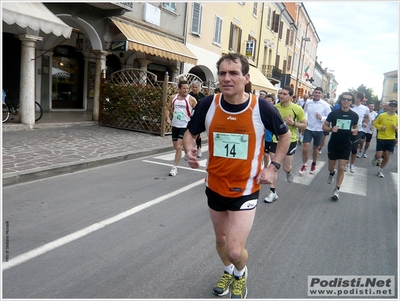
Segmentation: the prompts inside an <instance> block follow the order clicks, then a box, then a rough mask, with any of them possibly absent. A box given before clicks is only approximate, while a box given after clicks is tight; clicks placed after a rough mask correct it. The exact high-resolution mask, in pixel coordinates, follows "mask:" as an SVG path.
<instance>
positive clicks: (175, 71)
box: [170, 65, 179, 81]
mask: <svg viewBox="0 0 400 301" xmlns="http://www.w3.org/2000/svg"><path fill="white" fill-rule="evenodd" d="M178 75H179V67H178V66H176V65H175V66H171V77H170V78H171V79H170V81H175V79H176V78H177V76H178Z"/></svg>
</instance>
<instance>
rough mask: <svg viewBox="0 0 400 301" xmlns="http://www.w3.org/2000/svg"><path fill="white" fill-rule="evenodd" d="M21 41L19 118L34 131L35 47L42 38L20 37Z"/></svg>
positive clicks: (25, 35) (26, 35)
mask: <svg viewBox="0 0 400 301" xmlns="http://www.w3.org/2000/svg"><path fill="white" fill-rule="evenodd" d="M19 39H20V40H21V81H20V85H19V86H20V92H19V116H20V121H21V123H23V124H27V125H29V127H30V128H31V129H32V128H33V125H34V124H35V47H36V42H37V41H41V40H43V38H42V37H38V36H32V35H28V34H21V35H19Z"/></svg>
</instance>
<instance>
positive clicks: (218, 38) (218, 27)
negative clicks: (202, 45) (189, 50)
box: [213, 16, 222, 46]
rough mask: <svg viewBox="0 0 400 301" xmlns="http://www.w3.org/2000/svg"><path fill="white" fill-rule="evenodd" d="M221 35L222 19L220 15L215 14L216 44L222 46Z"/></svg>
mask: <svg viewBox="0 0 400 301" xmlns="http://www.w3.org/2000/svg"><path fill="white" fill-rule="evenodd" d="M221 35H222V19H221V18H220V17H218V16H215V25H214V40H213V42H214V44H216V45H218V46H221Z"/></svg>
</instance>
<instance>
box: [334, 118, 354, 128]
mask: <svg viewBox="0 0 400 301" xmlns="http://www.w3.org/2000/svg"><path fill="white" fill-rule="evenodd" d="M336 126H337V127H338V128H339V130H350V129H351V120H346V119H338V120H337V121H336Z"/></svg>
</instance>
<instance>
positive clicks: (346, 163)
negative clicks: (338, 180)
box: [344, 163, 350, 172]
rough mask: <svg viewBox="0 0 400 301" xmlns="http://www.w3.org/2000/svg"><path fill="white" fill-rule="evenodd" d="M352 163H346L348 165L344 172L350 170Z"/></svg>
mask: <svg viewBox="0 0 400 301" xmlns="http://www.w3.org/2000/svg"><path fill="white" fill-rule="evenodd" d="M349 167H350V163H346V166H345V167H344V172H347V171H348V170H349Z"/></svg>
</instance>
